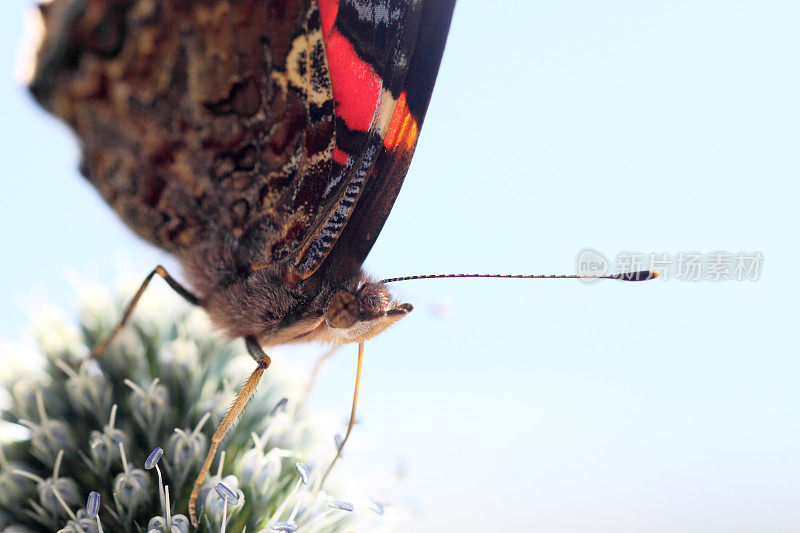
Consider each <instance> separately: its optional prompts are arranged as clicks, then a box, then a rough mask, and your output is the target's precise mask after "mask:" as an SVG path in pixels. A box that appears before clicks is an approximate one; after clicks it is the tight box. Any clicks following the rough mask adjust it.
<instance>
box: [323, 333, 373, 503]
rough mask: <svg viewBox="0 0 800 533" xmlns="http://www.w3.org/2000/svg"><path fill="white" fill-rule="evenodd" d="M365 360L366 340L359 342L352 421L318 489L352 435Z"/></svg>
mask: <svg viewBox="0 0 800 533" xmlns="http://www.w3.org/2000/svg"><path fill="white" fill-rule="evenodd" d="M363 361H364V342H363V341H362V342H359V343H358V366H357V367H356V388H355V390H354V391H353V407H352V408H351V409H350V422H349V423H348V424H347V433H345V434H344V438H343V439H342V442H341V444H339V448H338V449H337V450H336V456H335V457H334V458H333V461H331V464H330V466H328V470H327V471H326V472H325V475H324V476H322V480H321V481H320V482H319V485H317V489H316V490H320V489H321V488H322V486H323V485H324V484H325V480H326V479H327V478H328V474H330V473H331V470H333V465H335V464H336V460H337V459H339V457H341V456H342V450H343V449H344V445H345V443H346V442H347V439H348V438H349V437H350V432H351V431H353V425H354V424H355V422H356V404H357V403H358V386H359V384H360V383H361V363H362V362H363Z"/></svg>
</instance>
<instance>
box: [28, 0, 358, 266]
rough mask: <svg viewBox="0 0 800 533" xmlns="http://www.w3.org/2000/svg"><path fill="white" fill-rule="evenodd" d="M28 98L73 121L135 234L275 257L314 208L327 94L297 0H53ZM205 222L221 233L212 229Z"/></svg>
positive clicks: (325, 139) (308, 19)
mask: <svg viewBox="0 0 800 533" xmlns="http://www.w3.org/2000/svg"><path fill="white" fill-rule="evenodd" d="M42 13H43V15H44V25H45V34H44V40H43V43H42V45H41V47H40V51H39V56H38V63H37V66H36V71H35V75H34V77H33V79H32V82H31V84H30V89H31V91H32V93H33V95H34V97H35V98H36V99H37V100H38V101H39V102H40V103H41V104H42V105H43V106H44V107H45V108H46V109H48V110H49V111H51V112H52V113H54V114H55V115H57V116H58V117H60V118H61V119H63V120H64V121H65V122H67V123H68V124H69V125H70V126H71V127H72V128H73V129H74V130H75V132H76V133H77V135H78V138H79V141H80V145H81V151H82V159H83V161H82V165H81V169H82V172H83V173H84V175H85V176H86V177H87V179H88V180H89V181H90V182H91V183H92V185H94V186H95V187H96V188H97V189H98V191H99V192H100V193H101V195H102V196H103V198H104V199H105V200H106V201H107V202H108V203H109V204H110V205H111V206H112V207H113V208H114V210H115V211H116V212H117V213H118V214H119V215H120V216H121V218H122V219H123V220H124V221H125V222H126V223H127V224H128V225H129V226H130V227H131V228H132V229H133V230H134V231H135V232H136V233H138V234H139V235H140V236H142V237H143V238H145V239H146V240H148V241H150V242H151V243H153V244H156V245H157V246H159V247H162V248H164V249H166V250H168V251H170V252H173V253H176V254H177V255H179V256H181V255H182V254H184V253H188V250H190V249H192V248H193V247H195V246H198V245H202V244H203V243H211V245H213V246H219V245H227V246H236V247H239V248H246V249H250V248H254V247H255V248H258V250H259V252H260V255H261V257H260V259H261V260H263V261H267V262H276V261H281V260H285V259H286V258H287V257H288V256H289V255H291V253H292V252H294V250H295V249H296V248H297V247H298V246H299V244H300V243H302V242H303V240H304V239H305V238H306V236H307V235H308V233H309V232H310V231H312V228H313V226H314V223H315V222H316V221H317V220H318V218H319V216H320V212H321V211H322V210H324V209H323V208H324V207H325V201H326V200H325V198H323V193H324V192H326V193H327V195H328V196H330V197H336V196H338V195H340V194H341V193H342V190H341V188H340V187H343V186H344V185H343V184H342V185H341V186H340V187H337V186H335V185H334V186H331V187H328V186H327V184H326V183H325V182H324V179H325V177H326V176H328V175H330V165H331V161H332V159H333V148H334V144H335V143H334V135H335V132H334V108H333V100H332V98H333V97H332V94H331V88H330V78H329V77H328V76H327V66H326V59H325V46H324V42H323V38H322V33H321V26H320V19H319V9H318V6H317V4H316V2H311V1H310V0H281V1H271V2H269V1H264V0H241V1H236V2H233V1H224V0H222V1H218V2H183V1H178V0H171V1H163V2H128V1H105V2H104V1H93V2H85V1H83V0H56V1H54V2H52V3H49V4H45V5H43V6H42ZM220 236H224V237H225V239H223V242H222V243H220V242H219V241H220Z"/></svg>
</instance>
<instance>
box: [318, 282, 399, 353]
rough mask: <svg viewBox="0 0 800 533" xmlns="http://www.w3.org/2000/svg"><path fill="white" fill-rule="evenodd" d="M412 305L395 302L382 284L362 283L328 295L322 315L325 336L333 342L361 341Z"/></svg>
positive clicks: (390, 323) (381, 329)
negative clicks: (353, 289)
mask: <svg viewBox="0 0 800 533" xmlns="http://www.w3.org/2000/svg"><path fill="white" fill-rule="evenodd" d="M412 309H413V306H412V305H411V304H409V303H400V302H397V301H396V300H395V299H394V298H392V295H391V294H390V293H389V291H388V290H387V289H386V287H385V286H384V285H383V283H379V282H371V281H368V282H365V283H363V284H362V285H361V286H360V287H359V288H358V289H357V290H355V291H350V290H346V289H343V290H340V291H337V292H335V293H333V295H332V296H331V297H330V299H329V300H328V303H327V304H326V305H325V309H324V312H323V316H324V318H325V325H326V326H327V328H328V332H327V333H328V335H329V336H330V337H331V338H332V339H334V340H335V342H337V343H348V342H362V341H365V340H367V339H370V338H372V337H374V336H375V335H377V334H378V333H380V332H382V331H383V330H385V329H386V328H388V327H389V326H391V325H392V324H394V323H395V322H396V321H398V320H400V319H401V318H403V317H404V316H405V315H407V314H408V313H409V312H411V310H412Z"/></svg>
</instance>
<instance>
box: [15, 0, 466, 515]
mask: <svg viewBox="0 0 800 533" xmlns="http://www.w3.org/2000/svg"><path fill="white" fill-rule="evenodd" d="M454 2H455V0H281V1H279V0H237V1H234V0H221V1H216V2H185V1H181V0H168V1H155V0H137V1H134V0H129V1H122V0H119V1H111V0H108V1H101V0H93V1H89V2H84V1H78V0H56V1H54V2H52V3H48V4H44V5H42V6H41V11H42V15H43V18H44V22H45V33H44V40H43V42H42V44H41V47H40V49H39V52H38V58H37V66H36V71H35V75H34V77H33V79H32V81H31V83H30V90H31V92H32V94H33V95H34V97H35V98H36V100H37V101H38V102H39V103H40V104H41V105H42V106H43V107H44V108H45V109H47V110H48V111H50V112H51V113H53V114H54V115H56V116H57V117H59V118H61V119H62V120H63V121H65V122H66V123H67V124H68V125H69V126H70V127H71V128H72V129H73V130H74V132H75V134H76V135H77V137H78V139H79V141H80V147H81V153H82V162H81V165H80V168H81V172H82V173H83V175H84V176H85V177H86V178H87V179H88V181H89V182H90V183H91V184H92V185H93V186H94V187H95V188H96V189H97V190H98V192H99V193H100V195H101V196H102V197H103V199H104V200H105V201H106V202H108V204H109V205H110V206H111V207H112V208H113V209H114V211H116V213H117V214H118V215H119V216H120V217H121V219H122V220H123V221H124V222H125V223H126V224H127V225H128V226H129V227H130V228H131V229H132V230H133V231H134V232H135V233H137V234H138V235H139V236H140V237H142V238H144V239H145V240H147V241H149V242H150V243H152V244H154V245H156V246H158V247H160V248H162V249H164V250H166V251H167V252H169V253H171V254H173V255H174V256H175V257H176V258H177V259H178V260H179V262H180V264H181V265H182V267H183V270H184V274H185V278H186V279H187V286H184V285H183V284H182V283H180V282H179V281H177V280H176V279H175V278H174V277H172V276H171V275H170V274H169V273H168V272H167V271H166V270H165V269H164V268H163V267H161V266H158V267H156V268H155V269H154V270H153V271H152V272H151V273H150V274H149V275H148V276H147V278H146V279H145V281H144V283H143V284H142V286H141V288H140V289H139V292H138V293H137V294H136V296H135V297H134V299H133V301H132V302H131V304H130V305H129V306H128V308H127V309H126V312H125V313H124V315H123V319H122V321H121V323H120V325H119V327H118V328H117V329H116V330H114V333H112V335H111V336H110V337H109V338H107V339H106V340H105V341H104V342H102V343H100V344H98V345H97V346H96V347H95V348H94V351H93V355H94V356H100V355H102V352H103V351H104V349H105V348H106V346H107V344H108V342H109V341H110V340H111V338H113V335H114V334H115V333H116V332H117V331H119V329H120V328H121V327H122V326H123V325H124V324H125V323H126V322H127V321H128V319H129V317H130V314H131V312H132V311H133V308H134V306H135V304H136V301H138V298H139V297H140V296H141V294H142V292H143V291H144V290H145V288H146V286H147V284H148V283H149V282H150V280H151V279H152V278H153V277H154V276H155V275H158V276H160V277H162V278H164V279H165V280H166V282H167V283H168V284H169V285H170V286H171V287H172V288H173V289H175V290H176V291H177V292H178V293H179V294H180V295H182V296H183V297H184V298H185V299H187V300H188V301H189V302H191V303H193V304H196V305H199V306H202V307H203V308H204V309H205V310H206V311H207V312H208V315H209V316H210V318H211V320H212V322H213V323H214V324H215V325H216V326H217V327H219V328H220V329H221V330H222V331H223V332H224V333H225V334H227V335H228V336H229V337H231V338H243V339H245V344H246V346H247V349H248V351H249V353H250V354H251V355H252V356H253V358H254V359H255V360H256V361H257V368H256V370H255V371H254V372H253V374H252V376H251V377H250V378H249V379H248V380H247V382H246V383H245V385H244V386H243V388H242V392H241V393H240V395H239V397H238V398H237V400H236V401H235V403H234V405H233V407H232V408H231V410H230V412H229V413H228V415H227V416H226V417H225V418H224V419H223V421H222V422H221V423H220V427H219V429H218V430H217V432H216V433H215V434H214V437H213V439H212V445H211V447H210V449H209V452H208V456H207V458H206V461H205V463H204V465H203V468H202V471H201V474H200V476H199V477H198V479H197V481H196V483H195V486H194V491H193V493H192V498H191V502H190V516H191V519H192V522H193V523H196V520H197V517H196V511H195V500H196V497H197V494H198V491H199V488H200V485H201V483H202V481H203V479H204V477H205V475H206V473H207V472H208V470H209V468H210V465H211V462H212V460H213V458H214V456H215V453H216V449H217V447H218V444H219V442H220V441H221V440H222V437H223V436H224V434H225V432H226V431H227V430H228V429H229V428H230V427H231V426H232V425H233V422H234V420H235V419H236V417H237V415H238V414H239V413H240V412H241V410H242V408H243V407H244V405H245V404H246V403H247V401H248V399H249V398H250V396H251V395H252V394H253V392H254V390H255V388H256V385H257V383H258V381H259V379H260V378H261V375H262V374H263V373H264V371H265V370H266V369H267V367H268V366H269V364H270V359H269V356H268V355H267V353H266V352H265V349H268V347H269V346H274V345H278V344H284V343H288V342H298V341H323V342H329V343H334V344H343V343H358V345H359V362H358V376H357V381H356V395H357V390H358V379H359V377H360V369H361V360H362V357H363V343H364V341H365V340H367V339H369V338H371V337H373V336H375V335H377V334H378V333H380V332H381V331H383V330H384V329H386V328H387V327H389V326H390V325H391V324H393V323H394V322H396V321H397V320H399V319H401V318H402V317H403V316H405V315H406V314H408V313H409V312H410V311H411V310H412V306H411V305H410V304H408V303H403V302H399V301H397V300H396V299H395V298H394V297H393V296H392V295H391V294H390V292H389V291H388V289H387V288H386V286H385V283H382V282H381V281H376V280H374V279H373V278H371V277H370V276H369V275H368V274H367V273H365V272H364V271H363V270H362V268H361V267H362V263H363V262H364V260H365V258H366V256H367V254H368V253H369V251H370V249H371V248H372V246H373V244H374V243H375V240H376V238H377V237H378V234H379V233H380V231H381V228H382V227H383V225H384V223H385V221H386V218H387V217H388V215H389V212H390V211H391V209H392V205H393V204H394V202H395V199H396V197H397V195H398V193H399V191H400V187H401V185H402V183H403V180H404V178H405V175H406V172H407V170H408V167H409V164H410V162H411V157H412V155H413V153H414V149H415V147H416V143H417V140H418V137H419V133H420V128H421V127H422V123H423V120H424V118H425V113H426V110H427V107H428V103H429V101H430V98H431V94H432V91H433V86H434V82H435V80H436V76H437V72H438V69H439V64H440V61H441V58H442V54H443V50H444V46H445V41H446V38H447V34H448V30H449V26H450V21H451V17H452V13H453V8H454ZM355 402H356V399H355V397H354V400H353V411H352V413H351V420H350V424H349V427H348V432H347V435H346V436H345V439H344V440H343V441H342V443H341V444H340V445H339V449H338V450H337V455H336V457H338V456H339V455H340V453H341V448H342V447H343V446H344V442H345V441H346V439H347V436H349V434H350V429H352V423H353V416H352V415H354V413H355ZM334 461H335V459H334ZM331 466H333V463H332V464H331ZM329 471H330V469H329ZM326 475H327V474H326Z"/></svg>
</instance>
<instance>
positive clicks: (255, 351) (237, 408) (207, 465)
mask: <svg viewBox="0 0 800 533" xmlns="http://www.w3.org/2000/svg"><path fill="white" fill-rule="evenodd" d="M244 342H245V345H246V346H247V351H248V352H249V353H250V355H252V356H253V359H256V362H257V365H258V366H256V369H255V370H254V371H253V373H252V374H250V377H249V378H247V381H245V383H244V386H242V390H241V391H240V392H239V395H238V396H237V397H236V399H235V400H234V401H233V405H231V408H230V409H229V410H228V413H227V414H226V415H225V417H224V418H223V419H222V422H220V423H219V427H218V428H217V430H216V431H215V432H214V436H213V437H211V446H210V447H209V448H208V454H207V455H206V460H205V461H203V466H202V467H201V468H200V473H199V474H197V479H196V480H195V482H194V487H193V488H192V494H191V496H189V519H190V520H191V522H192V525H193V526H195V527H196V526H197V496H198V495H199V494H200V487H201V486H202V484H203V481H205V479H206V475H208V471H209V470H210V469H211V462H212V461H213V460H214V456H215V455H216V454H217V448H218V447H219V443H220V442H222V439H223V438H225V434H226V433H228V431H229V430H230V429H231V427H232V426H233V423H234V422H235V421H236V418H238V416H239V415H240V414H241V413H242V410H243V409H244V406H245V405H247V402H248V401H250V398H251V397H252V396H253V393H254V392H255V391H256V387H257V386H258V382H259V381H260V380H261V376H262V375H263V374H264V371H265V370H266V369H267V368H269V365H270V362H271V361H270V358H269V356H268V355H267V354H266V353H264V350H262V349H261V346H259V344H258V341H257V340H256V339H255V337H245V339H244Z"/></svg>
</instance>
